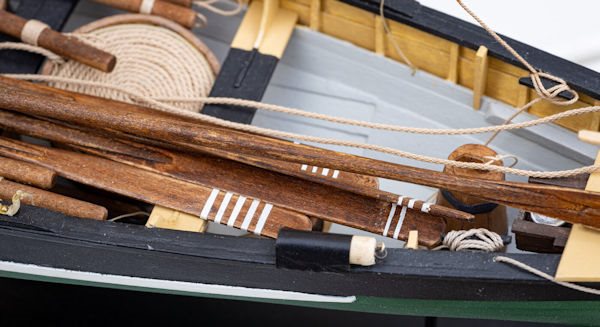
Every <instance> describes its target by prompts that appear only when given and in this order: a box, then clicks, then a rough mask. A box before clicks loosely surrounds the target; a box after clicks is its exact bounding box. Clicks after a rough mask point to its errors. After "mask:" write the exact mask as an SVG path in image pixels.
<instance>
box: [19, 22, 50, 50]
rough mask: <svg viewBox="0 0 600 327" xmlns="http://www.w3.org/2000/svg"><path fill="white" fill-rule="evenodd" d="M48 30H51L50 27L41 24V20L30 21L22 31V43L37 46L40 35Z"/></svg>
mask: <svg viewBox="0 0 600 327" xmlns="http://www.w3.org/2000/svg"><path fill="white" fill-rule="evenodd" d="M47 28H49V26H48V25H46V24H44V23H42V22H40V21H39V20H35V19H32V20H28V21H27V23H25V25H24V26H23V30H22V31H21V41H23V42H24V43H27V44H30V45H35V46H37V45H38V39H39V38H40V35H41V34H42V32H43V31H44V30H45V29H47Z"/></svg>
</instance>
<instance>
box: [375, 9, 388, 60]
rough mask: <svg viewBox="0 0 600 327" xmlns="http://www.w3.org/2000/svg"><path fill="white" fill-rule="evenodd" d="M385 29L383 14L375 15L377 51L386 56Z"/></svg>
mask: <svg viewBox="0 0 600 327" xmlns="http://www.w3.org/2000/svg"><path fill="white" fill-rule="evenodd" d="M385 39H386V35H385V29H384V28H383V19H382V18H381V16H375V53H377V54H378V55H382V56H385Z"/></svg>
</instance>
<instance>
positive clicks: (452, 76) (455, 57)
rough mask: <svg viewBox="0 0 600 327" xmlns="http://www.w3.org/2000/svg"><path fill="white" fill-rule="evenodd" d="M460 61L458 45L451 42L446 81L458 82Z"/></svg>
mask: <svg viewBox="0 0 600 327" xmlns="http://www.w3.org/2000/svg"><path fill="white" fill-rule="evenodd" d="M459 61H460V45H459V44H458V43H452V44H451V45H450V64H449V65H448V77H447V78H446V79H447V80H448V81H450V82H452V83H458V63H459Z"/></svg>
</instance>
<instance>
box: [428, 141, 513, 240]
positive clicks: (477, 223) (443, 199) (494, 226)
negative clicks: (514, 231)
mask: <svg viewBox="0 0 600 327" xmlns="http://www.w3.org/2000/svg"><path fill="white" fill-rule="evenodd" d="M497 155H498V154H497V153H496V151H494V150H492V149H490V148H488V147H486V146H484V145H480V144H465V145H462V146H460V147H458V148H457V149H456V150H454V152H452V153H451V154H450V156H449V157H448V159H450V160H456V161H462V162H477V163H486V162H489V161H490V160H491V159H490V158H493V157H496V156H497ZM491 164H493V165H499V166H501V165H502V164H503V163H502V161H501V160H495V161H494V162H492V163H491ZM444 172H445V173H448V174H450V175H454V176H459V177H472V178H478V179H485V180H492V181H503V180H504V174H503V173H500V172H492V171H485V170H475V169H464V168H458V167H452V166H446V167H444ZM449 197H451V198H452V199H450V198H449ZM453 201H457V202H458V203H460V204H462V205H464V206H469V207H472V208H475V207H480V208H481V207H482V206H485V205H486V204H489V203H488V202H487V201H484V200H481V199H479V198H477V197H474V196H471V195H467V194H462V193H460V192H450V193H445V195H444V194H442V193H440V194H438V197H437V203H438V204H440V205H445V206H448V207H456V206H454V205H453V204H452V202H453ZM457 209H458V208H457ZM461 210H466V209H465V208H461ZM482 211H486V212H482V213H476V214H475V220H474V221H472V222H464V221H447V226H446V230H447V231H450V230H460V229H471V228H479V227H483V228H487V229H489V230H492V231H494V232H496V233H499V234H506V233H507V231H508V222H507V220H506V207H504V206H494V207H493V208H492V206H490V210H482Z"/></svg>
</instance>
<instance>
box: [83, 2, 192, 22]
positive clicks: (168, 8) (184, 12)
mask: <svg viewBox="0 0 600 327" xmlns="http://www.w3.org/2000/svg"><path fill="white" fill-rule="evenodd" d="M94 1H95V2H98V3H101V4H104V5H107V6H111V7H113V8H117V9H121V10H125V11H129V12H132V13H142V14H147V15H156V16H161V17H164V18H167V19H170V20H172V21H174V22H176V23H178V24H180V25H183V26H185V27H187V28H193V27H194V24H195V23H196V12H195V11H194V10H192V9H191V8H188V7H184V6H180V5H178V4H175V3H173V2H174V1H162V0H155V1H148V0H94Z"/></svg>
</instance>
